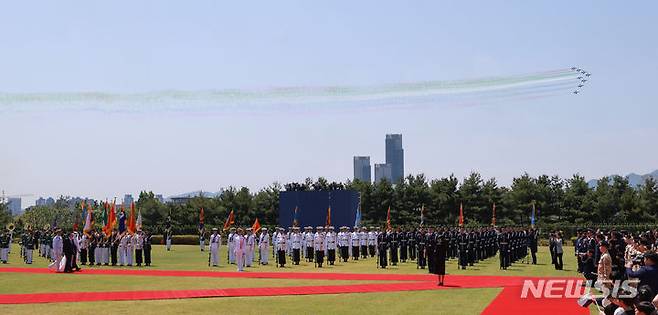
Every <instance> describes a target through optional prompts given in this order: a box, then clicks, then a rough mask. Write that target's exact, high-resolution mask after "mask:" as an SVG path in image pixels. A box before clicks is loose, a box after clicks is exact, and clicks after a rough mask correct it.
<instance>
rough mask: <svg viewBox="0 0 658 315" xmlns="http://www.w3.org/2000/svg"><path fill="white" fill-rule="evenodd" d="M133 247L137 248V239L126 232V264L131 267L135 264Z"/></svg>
mask: <svg viewBox="0 0 658 315" xmlns="http://www.w3.org/2000/svg"><path fill="white" fill-rule="evenodd" d="M133 248H135V240H134V239H133V236H132V235H130V234H128V233H126V265H127V266H130V267H132V265H133Z"/></svg>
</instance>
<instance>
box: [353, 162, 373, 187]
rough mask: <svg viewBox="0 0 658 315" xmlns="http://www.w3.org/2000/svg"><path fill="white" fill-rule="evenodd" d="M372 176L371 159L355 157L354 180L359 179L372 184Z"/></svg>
mask: <svg viewBox="0 0 658 315" xmlns="http://www.w3.org/2000/svg"><path fill="white" fill-rule="evenodd" d="M370 174H372V170H371V168H370V157H369V156H355V157H354V179H358V180H360V181H362V182H367V183H370V182H371V177H370Z"/></svg>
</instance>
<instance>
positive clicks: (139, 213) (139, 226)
mask: <svg viewBox="0 0 658 315" xmlns="http://www.w3.org/2000/svg"><path fill="white" fill-rule="evenodd" d="M136 225H137V230H138V231H139V230H141V229H142V209H139V210H138V214H137V223H136Z"/></svg>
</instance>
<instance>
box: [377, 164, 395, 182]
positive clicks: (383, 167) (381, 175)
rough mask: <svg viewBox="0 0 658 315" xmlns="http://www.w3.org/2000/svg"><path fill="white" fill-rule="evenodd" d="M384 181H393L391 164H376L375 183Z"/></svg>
mask: <svg viewBox="0 0 658 315" xmlns="http://www.w3.org/2000/svg"><path fill="white" fill-rule="evenodd" d="M383 179H385V180H387V181H389V182H390V181H391V164H375V183H378V182H380V181H381V180H383Z"/></svg>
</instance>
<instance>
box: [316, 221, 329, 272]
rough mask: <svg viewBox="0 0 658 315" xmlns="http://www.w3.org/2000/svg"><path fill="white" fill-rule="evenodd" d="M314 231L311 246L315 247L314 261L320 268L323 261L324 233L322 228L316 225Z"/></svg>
mask: <svg viewBox="0 0 658 315" xmlns="http://www.w3.org/2000/svg"><path fill="white" fill-rule="evenodd" d="M315 230H316V232H315V238H314V239H313V246H314V249H315V263H316V266H317V267H318V268H322V264H323V263H324V250H325V246H326V245H325V234H324V228H323V227H321V226H318V227H317V228H316V229H315Z"/></svg>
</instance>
